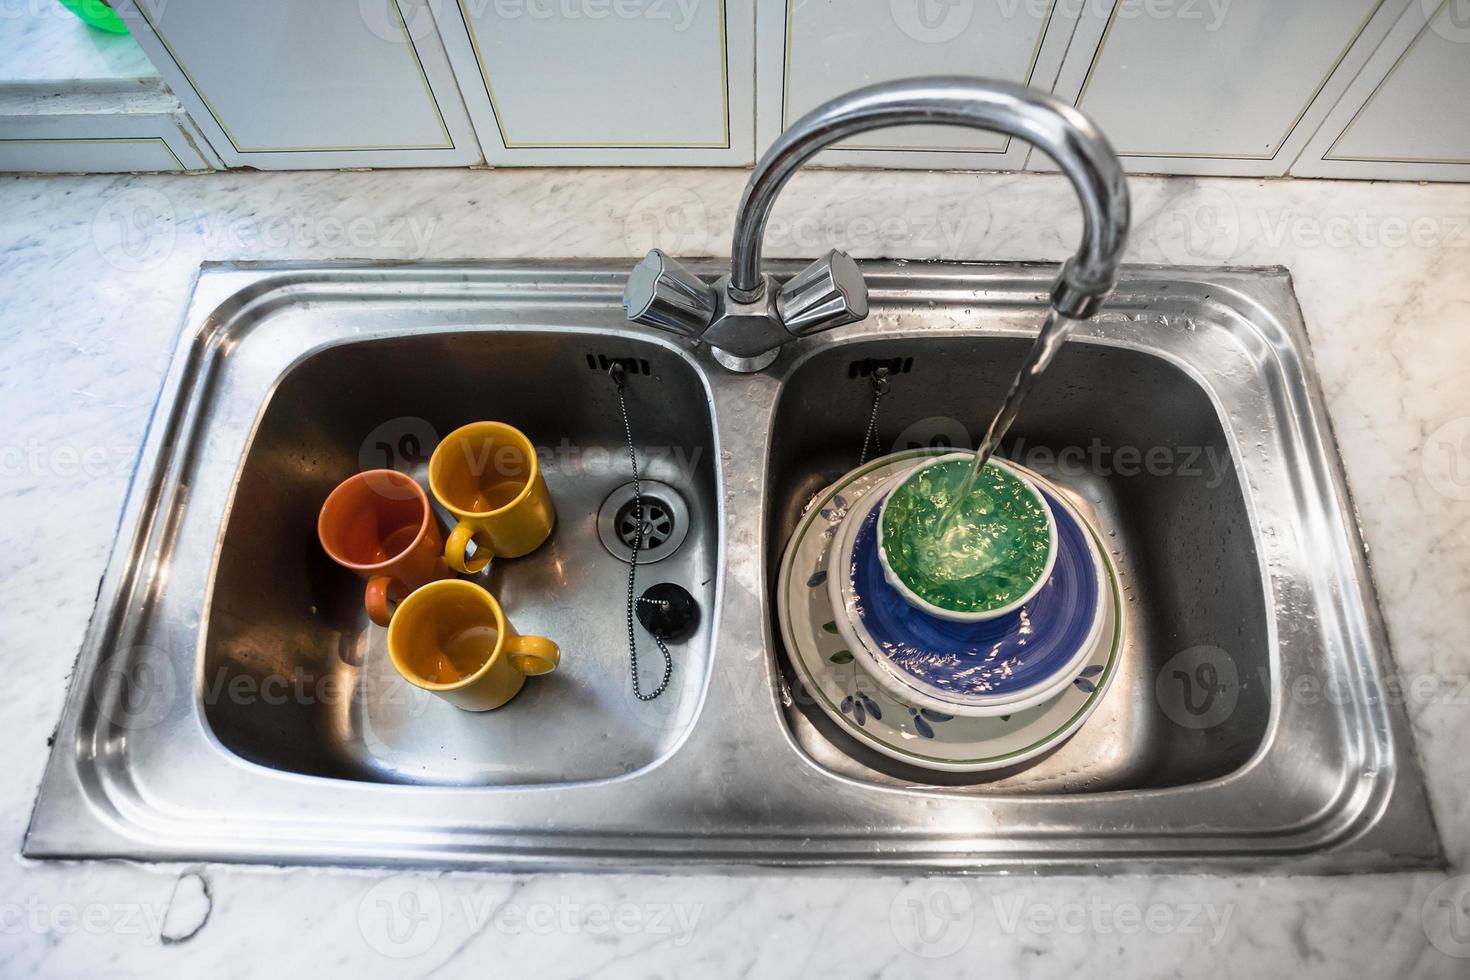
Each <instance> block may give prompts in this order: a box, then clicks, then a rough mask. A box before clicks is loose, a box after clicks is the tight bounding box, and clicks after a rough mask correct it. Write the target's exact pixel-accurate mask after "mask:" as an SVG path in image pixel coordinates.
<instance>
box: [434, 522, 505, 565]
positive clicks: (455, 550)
mask: <svg viewBox="0 0 1470 980" xmlns="http://www.w3.org/2000/svg"><path fill="white" fill-rule="evenodd" d="M474 536H475V529H474V528H473V527H471V526H470V525H468V524H466V523H465V522H464V521H460V522H459V523H458V524H456V525H455V526H454V530H453V531H451V532H449V538H448V540H446V541H445V542H444V560H445V561H447V562H448V563H449V567H450V568H452V569H454V570H455V571H456V572H460V573H462V574H465V575H474V574H475V573H476V572H483V571H484V570H485V566H486V565H488V564H490V559H491V558H494V557H495V556H494V555H493V554H491V552H490V545H489V544H488V543H481V542H479V541H476V542H475V557H474V558H473V559H472V560H469V561H466V560H465V553H464V552H465V549H466V548H468V547H469V545H470V540H471V539H472V538H473V537H474Z"/></svg>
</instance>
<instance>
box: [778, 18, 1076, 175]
mask: <svg viewBox="0 0 1470 980" xmlns="http://www.w3.org/2000/svg"><path fill="white" fill-rule="evenodd" d="M1079 6H1085V5H1079V4H1077V3H1076V2H1074V0H993V2H992V0H985V2H975V0H951V2H938V0H759V8H758V14H757V37H758V46H759V51H758V60H757V75H758V78H759V87H758V98H759V109H758V113H757V118H758V139H757V143H758V148H759V150H760V151H762V152H763V151H764V150H765V148H766V147H768V146H769V145H770V144H771V142H772V141H774V140H775V138H776V137H777V136H778V135H779V134H780V133H781V131H782V130H784V129H785V128H786V127H787V126H789V125H790V124H791V123H793V122H795V121H796V120H797V119H799V118H800V117H801V116H802V115H803V114H804V113H806V112H807V111H809V110H811V109H813V108H815V107H816V106H818V105H820V104H821V103H823V102H825V101H827V100H828V99H831V98H833V97H835V96H838V95H841V94H843V93H845V92H848V91H850V90H852V89H855V88H858V87H860V86H863V85H869V84H872V83H874V82H882V81H889V80H892V79H896V78H909V77H913V76H916V75H944V74H953V75H982V76H987V77H990V78H1002V79H1006V80H1008V81H1013V82H1019V83H1021V84H1026V85H1034V86H1036V87H1038V88H1042V89H1050V88H1051V85H1052V82H1053V80H1054V79H1055V78H1056V73H1057V68H1058V66H1059V65H1060V64H1061V62H1062V56H1063V54H1064V52H1065V51H1066V48H1067V41H1068V39H1069V38H1070V37H1071V34H1072V29H1073V27H1074V25H1075V23H1076V15H1077V10H1078V7H1079ZM1026 152H1027V147H1025V146H1024V145H1022V144H1021V143H1019V142H1018V141H1015V140H1011V139H1008V138H1006V137H1004V136H999V135H994V134H988V133H981V132H976V131H970V130H962V129H954V128H945V127H934V126H930V127H924V126H910V127H901V128H897V129H891V130H882V131H877V132H874V133H869V134H865V135H863V136H861V137H859V138H857V139H856V140H854V141H849V142H848V143H845V144H841V145H839V147H837V148H835V149H833V150H830V151H828V152H826V153H824V154H823V155H822V156H821V157H819V158H818V161H819V162H820V163H823V164H827V165H838V166H841V165H848V166H885V167H924V168H930V167H953V168H961V169H967V170H982V169H983V170H991V169H996V170H1004V169H1019V168H1020V167H1021V165H1022V164H1023V163H1024V161H1025V159H1026Z"/></svg>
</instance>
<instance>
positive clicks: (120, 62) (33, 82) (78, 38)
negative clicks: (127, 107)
mask: <svg viewBox="0 0 1470 980" xmlns="http://www.w3.org/2000/svg"><path fill="white" fill-rule="evenodd" d="M0 51H4V52H5V64H4V65H3V66H0V85H10V86H14V85H22V86H26V87H27V88H30V89H38V90H39V91H40V92H41V93H42V94H48V93H51V92H60V91H66V92H70V91H73V90H76V89H79V88H82V89H85V88H87V87H88V86H91V85H95V84H97V83H99V82H104V83H105V82H141V81H148V80H155V81H156V80H157V78H158V72H157V71H156V70H155V69H154V67H153V64H152V62H150V61H149V60H148V56H147V55H145V54H144V53H143V49H142V48H140V47H138V42H137V41H135V40H133V38H132V37H130V36H129V35H127V34H110V33H108V32H107V31H102V30H98V29H97V28H95V27H89V26H87V24H85V23H83V21H82V19H81V18H80V17H78V16H77V15H76V14H74V13H72V12H71V11H70V10H67V9H66V8H65V7H63V6H62V5H61V4H60V3H59V2H58V0H35V2H32V3H31V4H29V5H28V6H27V7H26V9H25V10H24V12H22V11H21V10H20V8H19V5H17V6H16V8H15V9H13V10H11V11H7V12H6V13H5V14H4V15H0Z"/></svg>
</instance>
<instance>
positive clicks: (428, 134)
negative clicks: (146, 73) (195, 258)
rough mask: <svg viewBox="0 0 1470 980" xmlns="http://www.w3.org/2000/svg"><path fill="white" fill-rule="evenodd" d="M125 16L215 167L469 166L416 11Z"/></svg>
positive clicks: (424, 8)
mask: <svg viewBox="0 0 1470 980" xmlns="http://www.w3.org/2000/svg"><path fill="white" fill-rule="evenodd" d="M124 3H127V4H133V3H135V4H136V11H137V12H138V13H139V14H141V20H139V19H138V18H136V17H130V18H129V23H130V24H133V25H134V27H133V34H134V36H135V37H136V38H137V40H138V43H139V44H140V45H141V46H142V47H143V48H144V50H145V51H146V52H147V53H148V55H149V57H150V58H151V59H152V61H153V63H154V65H155V66H156V67H157V68H158V69H159V72H160V73H161V74H162V75H163V77H164V80H165V81H166V82H167V83H168V84H169V86H170V88H172V90H173V91H174V93H175V94H176V95H177V96H178V97H179V99H180V100H181V101H182V102H183V103H184V105H185V106H186V107H187V108H188V109H189V112H190V115H191V116H192V117H193V118H194V120H195V121H196V122H197V123H198V125H199V126H200V128H201V129H202V130H203V131H204V132H205V134H206V136H207V137H208V139H209V141H210V143H211V144H212V145H213V146H214V148H215V150H216V151H218V153H219V155H220V157H221V158H222V159H223V160H224V162H225V163H226V164H227V165H229V166H252V167H261V168H267V169H291V168H334V167H369V166H373V167H395V166H397V167H407V166H415V167H417V166H448V165H455V164H470V163H476V162H478V161H479V159H480V154H479V148H478V146H477V144H476V142H475V138H474V135H473V131H472V130H471V127H470V124H469V119H468V116H467V115H466V113H465V110H464V105H463V103H462V101H461V100H460V98H459V93H458V91H457V89H456V87H455V84H454V79H453V76H452V75H451V74H450V71H449V65H448V62H447V60H446V59H445V55H444V50H443V47H442V45H441V44H440V41H439V37H438V33H437V31H436V30H435V26H434V18H433V15H432V13H431V12H430V10H429V7H428V0H402V3H401V5H400V3H396V2H394V0H310V2H297V0H252V2H249V3H233V2H222V0H211V2H203V0H196V2H188V3H172V2H167V0H119V5H120V6H121V5H122V4H124Z"/></svg>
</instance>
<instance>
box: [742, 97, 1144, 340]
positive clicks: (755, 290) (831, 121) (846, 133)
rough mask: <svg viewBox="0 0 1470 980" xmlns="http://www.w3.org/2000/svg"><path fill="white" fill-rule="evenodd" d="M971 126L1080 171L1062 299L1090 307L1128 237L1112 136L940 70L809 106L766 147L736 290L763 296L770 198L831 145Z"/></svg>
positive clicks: (1075, 309)
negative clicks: (1076, 242)
mask: <svg viewBox="0 0 1470 980" xmlns="http://www.w3.org/2000/svg"><path fill="white" fill-rule="evenodd" d="M914 124H923V125H947V126H967V127H971V128H974V129H983V130H990V131H993V132H998V133H1004V134H1006V135H1008V136H1012V137H1015V138H1017V139H1021V140H1025V141H1026V142H1028V143H1031V144H1033V145H1035V146H1036V147H1037V148H1039V149H1040V150H1042V151H1043V152H1044V153H1046V154H1047V155H1048V156H1050V157H1051V158H1052V159H1053V160H1054V161H1056V163H1057V166H1059V167H1060V168H1061V170H1062V172H1063V173H1065V174H1066V175H1067V176H1068V177H1069V178H1070V179H1071V181H1072V186H1073V187H1074V188H1075V189H1076V191H1077V197H1078V199H1079V201H1080V202H1081V205H1082V221H1083V228H1082V243H1081V245H1080V246H1079V247H1078V249H1077V253H1076V254H1075V255H1073V256H1072V258H1071V259H1069V260H1068V261H1067V263H1066V265H1065V266H1064V267H1063V269H1062V273H1061V276H1060V277H1059V278H1058V281H1057V288H1056V291H1055V293H1054V295H1053V305H1055V306H1056V307H1057V309H1058V310H1059V311H1060V312H1061V313H1063V314H1065V315H1066V316H1070V317H1074V318H1082V317H1087V316H1091V315H1092V314H1093V313H1094V312H1096V310H1097V307H1098V306H1099V305H1100V304H1101V303H1102V301H1103V300H1104V299H1105V298H1106V297H1107V295H1108V293H1109V292H1111V290H1112V288H1113V286H1114V285H1115V284H1116V282H1117V271H1118V264H1119V261H1120V260H1121V257H1122V253H1123V246H1124V245H1125V244H1126V243H1127V239H1128V220H1129V208H1128V184H1127V181H1126V179H1125V177H1124V175H1123V168H1122V166H1121V165H1120V164H1119V163H1118V157H1117V155H1116V154H1115V153H1114V152H1113V148H1112V147H1111V146H1110V145H1109V144H1108V141H1107V138H1106V137H1104V136H1103V134H1102V133H1101V132H1099V131H1098V129H1097V127H1096V126H1094V125H1093V123H1092V120H1090V119H1088V118H1087V117H1086V116H1085V115H1083V114H1082V113H1081V112H1078V111H1077V110H1076V109H1074V108H1072V107H1071V106H1069V105H1067V104H1065V103H1063V102H1060V101H1058V100H1057V99H1054V98H1052V97H1051V96H1049V95H1046V94H1045V93H1042V92H1038V91H1036V90H1035V89H1029V88H1026V87H1024V86H1021V85H1014V84H1011V83H1009V82H999V81H990V80H986V79H980V78H964V77H950V76H939V77H933V78H910V79H905V80H903V81H897V82H882V83H879V84H877V85H870V86H868V87H867V88H861V89H858V90H857V91H855V92H850V93H848V94H847V95H843V96H839V97H838V98H835V99H833V100H832V101H830V102H827V103H825V104H824V105H820V106H818V107H817V108H815V109H813V110H812V111H811V112H809V113H807V114H806V115H805V116H803V117H802V118H801V119H799V120H797V122H796V123H795V124H794V125H793V126H792V127H791V128H790V129H788V130H786V132H785V133H783V134H782V135H781V137H780V138H779V139H777V140H776V142H775V143H773V144H772V145H771V148H770V149H769V150H767V151H766V154H765V156H763V157H761V160H760V163H758V164H757V165H756V168H755V172H754V173H753V174H751V177H750V181H749V182H748V183H747V184H746V185H745V194H744V196H743V197H742V198H741V200H740V208H739V211H738V212H737V214H736V222H735V237H734V242H733V243H732V245H731V252H730V256H731V265H730V284H729V285H730V292H731V294H732V295H733V296H734V297H735V298H736V299H738V300H741V301H742V302H752V301H754V300H756V299H759V298H760V295H761V293H762V292H763V290H764V288H765V284H764V280H763V279H762V278H761V271H760V264H761V243H762V241H763V239H764V238H765V232H766V222H767V220H768V219H769V218H770V214H771V207H772V205H774V204H775V203H776V197H777V195H779V194H780V193H781V188H782V187H784V186H785V184H786V181H788V180H789V179H790V178H791V176H792V175H793V174H794V173H796V171H797V170H799V169H800V168H801V166H802V165H803V164H805V163H806V162H807V161H808V160H810V159H811V158H812V157H813V156H815V155H816V154H817V153H818V152H819V151H821V150H822V149H824V148H825V147H827V146H829V145H831V144H832V143H835V142H837V141H838V140H842V139H846V138H848V137H850V136H856V135H858V134H860V133H865V132H868V131H869V130H873V129H881V128H884V127H888V126H904V125H914Z"/></svg>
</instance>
